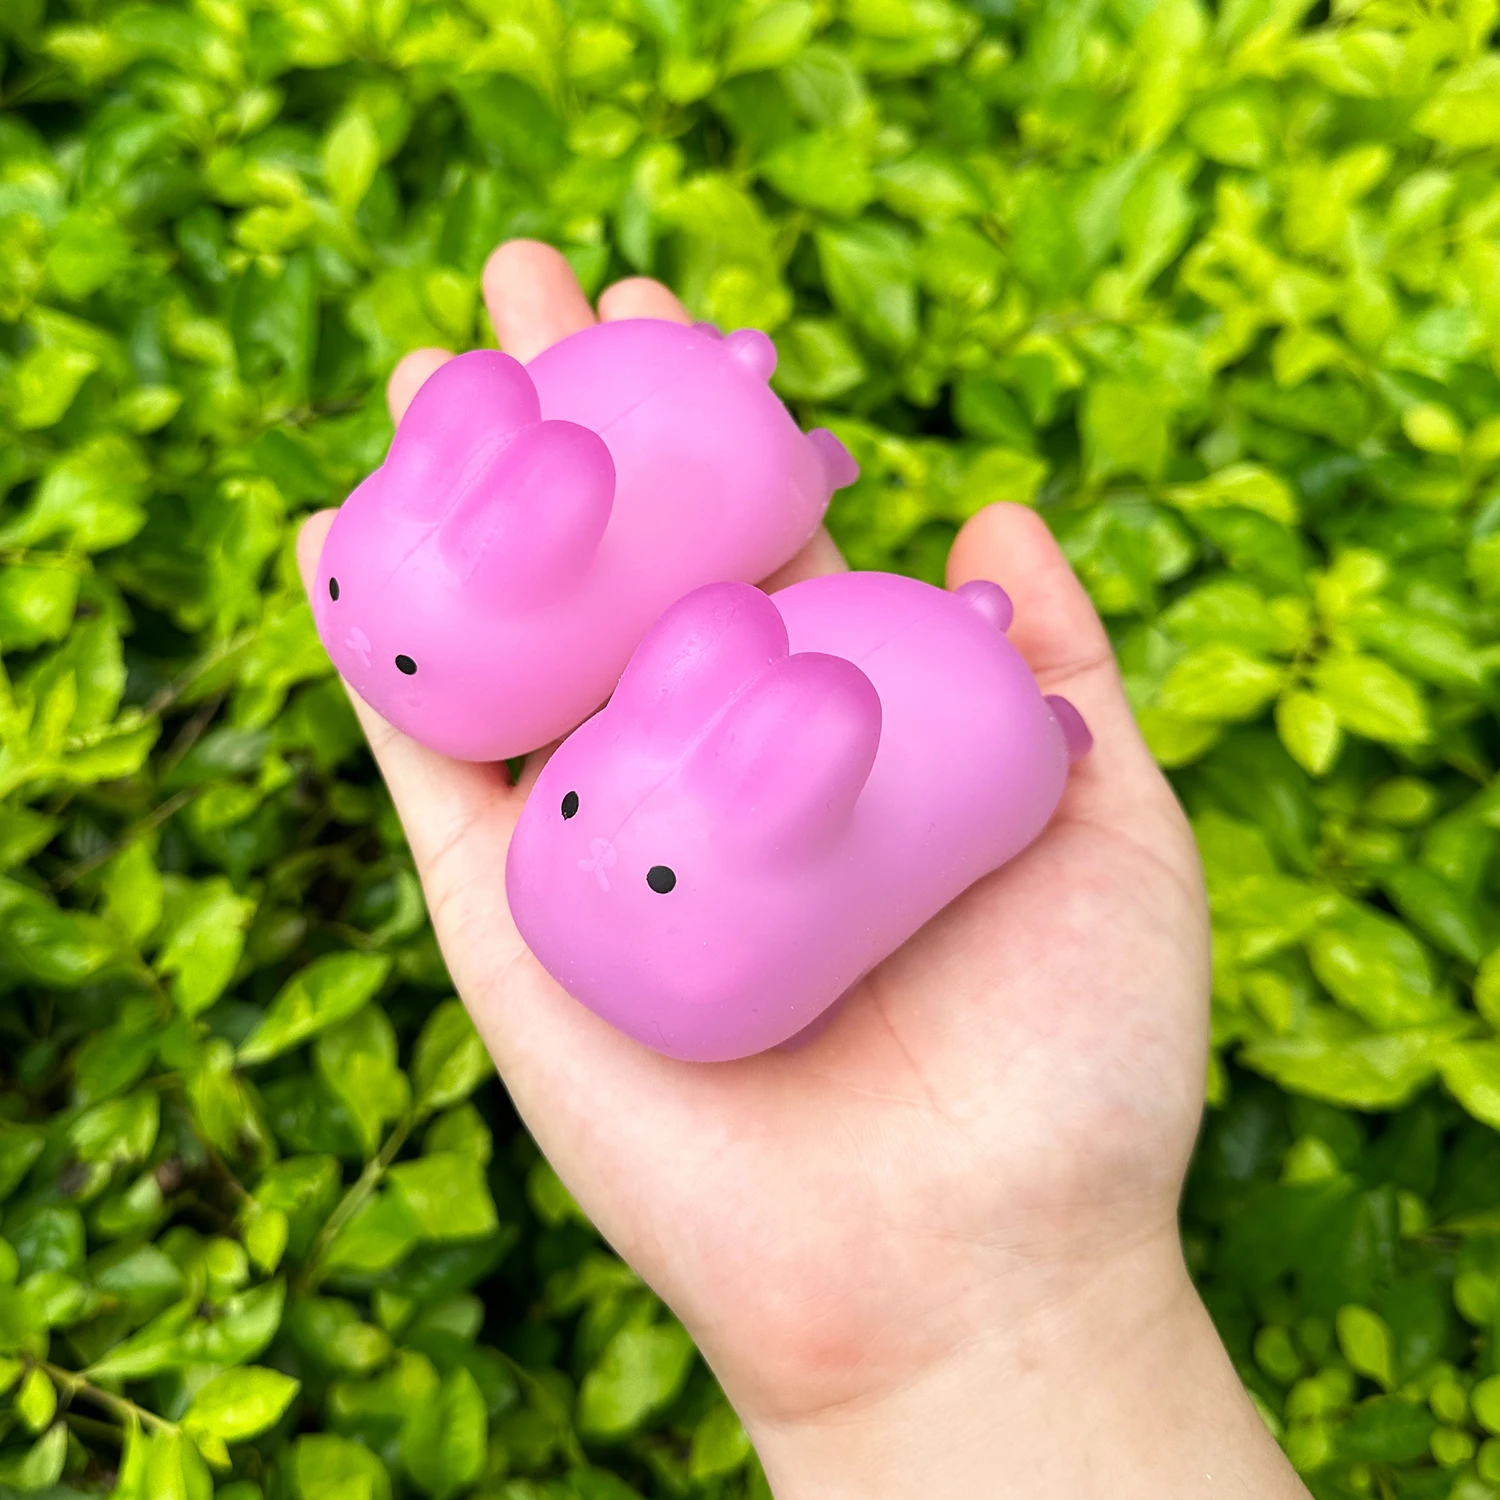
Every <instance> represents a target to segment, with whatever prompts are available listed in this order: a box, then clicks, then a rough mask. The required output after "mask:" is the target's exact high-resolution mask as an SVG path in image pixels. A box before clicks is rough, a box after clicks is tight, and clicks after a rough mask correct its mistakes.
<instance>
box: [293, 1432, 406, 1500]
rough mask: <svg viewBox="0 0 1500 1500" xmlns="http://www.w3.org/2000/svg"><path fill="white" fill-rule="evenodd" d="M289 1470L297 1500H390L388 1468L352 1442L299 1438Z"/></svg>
mask: <svg viewBox="0 0 1500 1500" xmlns="http://www.w3.org/2000/svg"><path fill="white" fill-rule="evenodd" d="M289 1468H290V1470H291V1474H292V1482H293V1484H294V1485H295V1486H296V1493H297V1496H298V1500H390V1496H391V1477H390V1475H389V1474H388V1473H387V1472H386V1468H385V1465H384V1464H383V1463H381V1461H380V1460H379V1459H378V1458H377V1457H376V1456H375V1455H374V1454H373V1453H371V1452H370V1450H369V1449H368V1448H367V1447H365V1445H364V1444H363V1443H357V1442H355V1441H353V1440H352V1439H351V1438H345V1437H335V1436H333V1435H332V1434H315V1435H309V1436H307V1437H299V1438H298V1439H297V1441H296V1442H295V1443H294V1444H293V1445H292V1447H291V1452H290V1464H289Z"/></svg>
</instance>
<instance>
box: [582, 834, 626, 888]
mask: <svg viewBox="0 0 1500 1500" xmlns="http://www.w3.org/2000/svg"><path fill="white" fill-rule="evenodd" d="M619 858H620V856H619V855H618V854H616V853H615V846H614V845H613V844H612V843H610V841H609V840H608V839H590V840H589V857H588V858H587V859H580V860H579V861H578V868H579V869H580V870H582V871H583V873H584V874H585V875H592V876H593V877H594V879H595V880H596V881H598V882H599V889H600V890H601V891H607V890H608V889H609V876H608V874H606V873H605V872H606V871H608V870H610V869H612V868H613V867H614V866H615V865H616V864H617V863H618V862H619Z"/></svg>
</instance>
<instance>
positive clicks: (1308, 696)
mask: <svg viewBox="0 0 1500 1500" xmlns="http://www.w3.org/2000/svg"><path fill="white" fill-rule="evenodd" d="M1276 732H1277V734H1278V735H1280V736H1281V743H1282V744H1283V745H1285V746H1286V748H1287V753H1288V754H1289V755H1290V756H1291V757H1292V759H1293V760H1294V761H1296V762H1297V764H1298V765H1299V766H1301V767H1302V769H1303V770H1304V771H1306V772H1307V773H1308V774H1309V775H1310V776H1321V775H1323V774H1324V772H1325V771H1327V770H1328V769H1329V768H1330V767H1331V766H1332V765H1333V763H1334V761H1336V760H1337V759H1338V754H1339V750H1340V748H1341V747H1342V745H1343V742H1344V733H1343V730H1342V729H1341V728H1340V727H1339V720H1338V715H1337V714H1336V713H1335V712H1334V710H1333V707H1332V705H1331V704H1330V703H1328V702H1327V700H1326V699H1323V698H1320V697H1319V696H1318V695H1317V694H1316V693H1308V692H1300V691H1295V690H1294V691H1292V692H1289V693H1283V694H1282V696H1281V697H1280V698H1279V699H1277V702H1276Z"/></svg>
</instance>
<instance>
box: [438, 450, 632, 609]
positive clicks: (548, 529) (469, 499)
mask: <svg viewBox="0 0 1500 1500" xmlns="http://www.w3.org/2000/svg"><path fill="white" fill-rule="evenodd" d="M458 490H459V494H458V498H457V500H456V501H455V502H454V504H453V507H452V509H451V510H450V511H449V513H448V515H447V516H446V517H445V518H444V520H443V522H442V524H441V526H440V527H439V528H438V545H439V546H440V548H441V549H442V552H443V555H444V556H445V557H446V558H447V559H448V562H449V563H450V565H451V566H452V567H453V569H454V571H455V572H456V573H457V574H458V576H459V577H460V578H461V579H464V580H467V579H469V578H472V577H474V576H476V574H482V575H483V576H484V577H485V578H486V579H487V580H489V581H491V582H493V583H495V584H498V585H500V586H502V587H503V588H505V589H506V591H507V593H508V594H509V596H510V597H511V598H513V599H516V600H518V601H522V600H535V599H539V598H544V597H546V596H547V595H548V594H549V593H551V592H552V591H553V590H555V589H556V588H557V587H558V586H559V585H560V584H562V583H564V582H565V581H567V580H568V579H570V578H576V577H578V576H579V575H580V574H581V573H582V572H583V570H584V568H585V567H586V566H587V565H588V562H589V560H590V559H591V558H592V557H593V555H594V552H595V549H596V548H597V547H598V545H599V539H600V537H602V536H603V535H604V527H605V525H606V523H607V522H608V520H609V512H610V507H611V505H613V503H614V496H615V464H614V460H613V459H612V458H611V457H610V453H609V449H608V448H607V447H606V446H605V444H604V439H603V438H601V437H600V436H599V434H598V433H596V432H591V431H590V430H589V429H588V428H587V427H580V426H578V425H577V423H574V422H539V423H537V424H536V426H534V427H527V428H523V429H522V431H520V432H519V433H517V434H516V435H515V437H513V438H512V439H511V440H510V441H509V442H508V443H504V444H503V446H502V445H501V444H499V443H497V444H495V445H493V446H492V447H491V449H489V450H488V451H481V452H480V453H479V454H477V455H475V457H474V458H473V459H472V460H471V461H470V465H469V467H468V468H467V469H466V470H465V471H464V473H463V474H462V475H461V477H460V479H459V482H458Z"/></svg>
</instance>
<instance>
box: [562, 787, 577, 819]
mask: <svg viewBox="0 0 1500 1500" xmlns="http://www.w3.org/2000/svg"><path fill="white" fill-rule="evenodd" d="M577 812H578V793H577V792H569V793H568V795H567V796H566V797H564V798H563V799H562V815H563V817H564V818H571V817H574V816H576V814H577Z"/></svg>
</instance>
